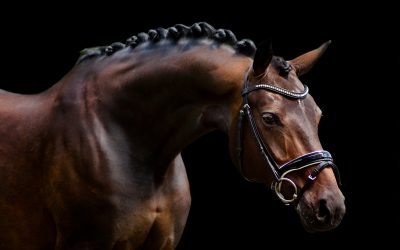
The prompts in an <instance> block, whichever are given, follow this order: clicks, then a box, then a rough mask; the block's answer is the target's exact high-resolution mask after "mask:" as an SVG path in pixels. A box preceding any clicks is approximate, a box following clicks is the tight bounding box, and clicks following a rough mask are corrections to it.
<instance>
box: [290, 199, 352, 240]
mask: <svg viewBox="0 0 400 250" xmlns="http://www.w3.org/2000/svg"><path fill="white" fill-rule="evenodd" d="M320 210H321V205H319V204H316V203H315V202H310V201H309V200H308V199H307V197H306V196H303V197H302V199H301V200H300V201H299V202H298V204H297V206H296V211H297V213H298V214H299V216H300V220H301V223H302V225H303V227H304V229H305V230H306V231H307V232H309V233H315V232H323V231H329V230H332V229H334V228H336V227H337V226H339V224H340V222H341V221H342V218H343V216H344V213H345V208H344V204H343V206H341V208H339V209H336V214H333V215H331V217H329V218H328V217H324V218H322V216H321V214H323V213H325V212H324V211H320Z"/></svg>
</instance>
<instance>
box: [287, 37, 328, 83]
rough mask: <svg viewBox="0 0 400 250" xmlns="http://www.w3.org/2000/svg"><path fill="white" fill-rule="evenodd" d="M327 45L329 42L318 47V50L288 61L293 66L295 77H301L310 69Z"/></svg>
mask: <svg viewBox="0 0 400 250" xmlns="http://www.w3.org/2000/svg"><path fill="white" fill-rule="evenodd" d="M329 44H331V41H330V40H329V41H327V42H325V43H324V44H322V45H321V46H319V48H317V49H315V50H312V51H310V52H307V53H305V54H303V55H301V56H298V57H296V58H295V59H293V60H290V64H292V65H293V66H294V69H295V70H296V73H297V75H298V76H301V75H303V74H305V73H307V72H308V71H309V70H310V69H312V67H313V66H314V64H315V63H316V62H317V61H318V59H319V58H320V57H321V56H322V55H323V54H324V52H325V50H326V49H327V48H328V46H329Z"/></svg>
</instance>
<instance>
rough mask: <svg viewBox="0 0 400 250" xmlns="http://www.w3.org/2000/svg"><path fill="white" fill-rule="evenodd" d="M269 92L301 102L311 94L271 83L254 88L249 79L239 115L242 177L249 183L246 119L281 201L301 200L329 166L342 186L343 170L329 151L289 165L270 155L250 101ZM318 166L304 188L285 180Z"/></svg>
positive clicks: (307, 156) (246, 82) (305, 155)
mask: <svg viewBox="0 0 400 250" xmlns="http://www.w3.org/2000/svg"><path fill="white" fill-rule="evenodd" d="M261 89H262V90H267V91H271V92H274V93H277V94H280V95H282V96H285V97H287V98H289V99H293V100H297V99H304V98H305V97H306V96H307V95H308V87H307V86H306V85H304V90H303V92H301V93H296V92H292V91H289V90H286V89H283V88H280V87H278V86H274V85H271V84H267V83H262V84H256V85H253V86H251V87H249V83H248V81H247V80H246V81H245V83H244V87H243V91H242V97H243V107H242V109H241V110H240V114H239V119H238V147H237V150H238V159H239V164H240V166H239V169H240V171H241V174H242V176H243V177H244V178H245V179H246V180H248V181H251V180H249V179H248V178H247V177H246V176H245V175H244V174H243V169H242V168H243V162H242V161H243V157H242V154H243V149H242V146H243V145H242V144H243V138H242V136H243V131H242V130H243V128H242V124H243V117H244V116H245V117H246V118H247V121H248V122H249V125H250V130H251V133H252V134H253V137H254V139H255V140H256V145H257V147H258V149H259V151H260V153H261V155H262V157H263V159H264V160H265V162H266V165H267V166H269V168H270V170H271V172H272V173H273V175H274V179H275V180H274V181H273V182H272V184H271V189H272V190H274V191H275V193H276V195H277V196H278V198H279V199H280V200H281V201H282V202H283V203H285V204H287V205H289V204H293V203H295V202H296V201H297V200H298V199H300V197H301V196H302V195H303V193H304V192H305V191H306V190H307V189H308V188H309V187H310V186H311V184H312V183H313V181H314V180H315V179H316V178H317V177H318V174H319V173H320V172H321V171H322V170H323V169H324V168H327V167H331V168H332V169H333V171H334V174H335V177H336V180H337V182H338V184H339V185H340V184H341V181H340V175H339V170H338V168H337V167H336V165H335V164H334V163H333V159H332V156H331V154H330V153H329V152H328V151H325V150H318V151H313V152H310V153H306V154H304V155H302V156H300V157H297V158H295V159H292V160H290V161H288V162H286V163H285V164H283V165H280V166H279V165H278V164H277V163H276V161H275V159H274V157H273V156H272V154H271V153H270V150H269V149H268V147H267V146H266V144H265V143H264V141H263V139H262V136H261V134H260V132H259V130H258V128H257V124H256V122H255V120H254V117H253V115H252V112H251V108H250V105H249V100H248V94H249V93H250V92H252V91H256V90H261ZM316 164H318V165H317V166H316V167H315V168H314V169H313V170H312V171H311V174H310V175H309V176H308V178H307V179H306V181H305V183H304V185H303V187H301V188H298V187H297V185H296V184H295V183H294V182H293V181H292V180H291V179H289V178H287V177H285V176H286V175H287V174H288V173H290V172H293V171H298V170H301V169H303V168H306V167H309V166H312V165H316ZM285 182H286V183H287V184H289V185H290V186H292V187H293V189H294V192H293V196H292V197H291V198H289V199H287V198H286V197H285V196H284V195H283V194H282V192H281V188H282V184H283V183H285Z"/></svg>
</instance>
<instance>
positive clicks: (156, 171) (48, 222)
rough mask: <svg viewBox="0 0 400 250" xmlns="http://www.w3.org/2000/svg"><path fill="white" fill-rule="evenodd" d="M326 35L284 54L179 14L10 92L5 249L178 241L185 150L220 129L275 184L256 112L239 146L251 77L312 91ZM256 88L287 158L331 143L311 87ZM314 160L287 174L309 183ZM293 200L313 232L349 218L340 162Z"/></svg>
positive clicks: (0, 149) (2, 190) (2, 108)
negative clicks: (50, 80)
mask: <svg viewBox="0 0 400 250" xmlns="http://www.w3.org/2000/svg"><path fill="white" fill-rule="evenodd" d="M325 47H326V46H323V47H321V48H319V49H317V50H314V51H311V52H309V53H306V54H304V55H302V56H299V57H298V58H296V59H294V60H292V61H285V60H283V59H282V58H280V57H275V56H273V55H272V50H271V51H268V50H263V49H261V48H260V49H259V50H257V52H255V46H254V45H253V43H252V42H251V41H249V40H242V41H237V40H236V38H235V35H234V34H233V33H232V32H231V31H229V30H223V29H219V30H215V29H214V28H213V27H212V26H210V25H208V24H206V23H196V24H194V25H192V26H191V27H186V26H184V25H176V26H174V27H170V28H168V29H162V28H158V29H155V30H150V31H149V32H147V33H140V34H138V35H137V36H133V37H131V38H129V39H128V40H127V41H126V44H123V43H114V44H112V45H110V46H105V47H97V48H91V49H86V50H84V51H83V52H82V55H81V57H80V58H79V60H78V62H77V64H76V65H75V66H74V67H73V68H72V69H71V70H70V72H68V73H67V74H66V75H65V76H64V77H63V78H62V79H61V80H60V81H59V82H58V83H56V84H55V85H54V86H53V87H51V88H50V89H48V90H47V91H45V92H43V93H40V94H36V95H20V94H15V93H10V92H6V91H1V92H0V120H1V123H0V138H1V140H0V231H1V234H0V249H115V250H118V249H174V248H175V247H176V246H177V244H178V242H179V239H180V237H181V235H182V232H183V229H184V226H185V223H186V219H187V216H188V213H189V208H190V203H191V197H190V192H189V184H188V180H187V176H186V171H185V166H184V163H183V161H182V158H181V155H180V152H181V151H182V150H183V148H184V147H185V146H187V145H188V144H190V143H191V142H193V141H194V140H195V139H196V138H198V137H200V136H202V135H204V134H206V133H208V132H210V131H212V130H215V129H219V130H222V131H224V132H225V133H227V134H228V135H229V139H230V145H229V147H230V149H231V154H232V160H233V161H234V162H235V164H236V165H237V166H239V165H240V166H241V170H242V172H243V175H244V176H245V177H246V178H249V179H252V180H254V181H258V182H261V183H266V184H268V185H270V184H271V183H272V182H273V181H274V179H273V174H272V173H271V172H270V170H269V168H268V166H265V164H266V163H265V162H264V161H263V159H262V157H261V155H260V154H259V150H258V149H257V145H256V144H255V142H254V140H253V138H252V136H251V133H250V130H249V124H248V123H247V122H244V123H243V129H242V133H243V138H242V147H243V153H242V158H241V159H240V164H239V159H238V158H237V148H236V145H237V142H238V138H237V130H238V127H237V124H238V117H239V113H240V110H241V108H242V105H243V99H242V96H241V92H242V89H243V84H244V82H245V80H246V79H249V84H250V85H254V84H256V83H260V82H265V83H268V84H271V85H275V86H278V87H281V88H284V89H287V90H290V91H295V92H299V91H302V90H303V84H302V83H301V82H300V80H299V79H298V76H299V75H301V74H303V73H305V72H306V71H308V70H309V69H310V68H311V67H312V65H313V64H314V63H315V62H316V60H317V59H318V57H319V56H320V55H321V54H322V52H323V50H325ZM253 58H254V61H253ZM288 65H289V66H290V69H288V68H286V69H283V68H285V67H289V66H288ZM282 70H284V71H287V73H285V74H282ZM248 98H249V103H250V104H251V109H252V110H251V112H252V114H253V115H254V121H255V123H256V125H257V127H258V130H259V131H260V136H261V137H262V139H263V141H264V142H265V144H266V147H268V150H269V151H270V153H271V155H272V157H273V158H274V160H275V161H276V162H277V163H279V164H284V163H286V162H288V161H290V160H292V159H295V158H297V157H299V156H301V155H305V154H307V153H309V152H313V151H318V150H322V147H321V144H320V142H319V139H318V136H317V126H318V121H319V119H320V116H321V111H320V110H319V108H318V106H317V105H316V104H315V102H314V100H313V99H312V97H311V96H310V95H307V96H305V98H304V99H302V100H300V101H298V100H290V99H287V98H285V97H284V96H281V95H279V94H278V93H273V92H269V91H256V92H252V93H250V94H249V96H248ZM313 167H314V166H309V167H304V168H302V169H300V170H298V171H294V172H290V173H288V175H287V177H288V178H290V179H291V180H292V181H293V183H294V184H295V185H296V186H298V187H299V188H301V187H302V186H303V185H304V183H305V179H306V178H307V176H308V175H309V173H310V171H311V170H312V169H313ZM281 189H282V190H281V192H282V194H283V195H286V194H287V193H289V194H290V193H291V190H290V187H285V185H282V187H281ZM260 198H262V197H260ZM294 206H295V208H296V210H297V211H298V212H299V216H300V218H302V222H303V224H304V226H305V228H306V229H307V230H309V231H323V230H329V229H332V228H335V227H336V226H337V225H338V224H339V223H340V221H341V218H342V216H343V214H344V212H345V208H344V197H343V195H342V193H341V192H340V190H339V187H338V185H337V182H336V179H335V175H334V173H333V171H332V168H331V167H327V168H324V169H323V170H321V173H319V175H318V178H317V179H316V180H315V182H313V183H312V184H311V185H310V186H309V187H308V188H307V190H305V191H304V194H303V195H302V197H300V198H299V200H298V201H296V203H295V204H294Z"/></svg>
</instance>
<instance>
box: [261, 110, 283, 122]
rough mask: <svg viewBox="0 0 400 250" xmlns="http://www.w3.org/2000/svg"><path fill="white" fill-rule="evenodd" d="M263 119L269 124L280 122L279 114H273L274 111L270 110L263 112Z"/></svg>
mask: <svg viewBox="0 0 400 250" xmlns="http://www.w3.org/2000/svg"><path fill="white" fill-rule="evenodd" d="M262 119H263V121H264V122H265V123H266V124H268V125H275V124H279V118H278V116H277V115H275V114H273V113H269V112H266V113H263V114H262Z"/></svg>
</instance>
